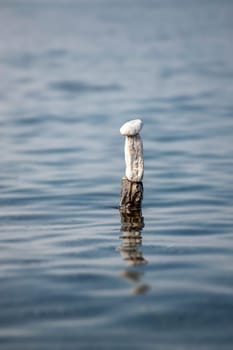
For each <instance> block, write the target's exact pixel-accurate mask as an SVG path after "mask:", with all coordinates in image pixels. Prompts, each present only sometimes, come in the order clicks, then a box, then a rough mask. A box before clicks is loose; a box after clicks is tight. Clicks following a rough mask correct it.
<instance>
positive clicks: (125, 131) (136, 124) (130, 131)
mask: <svg viewBox="0 0 233 350" xmlns="http://www.w3.org/2000/svg"><path fill="white" fill-rule="evenodd" d="M142 127H143V122H142V121H141V120H140V119H134V120H130V121H129V122H127V123H125V124H124V125H122V127H121V128H120V133H121V135H124V136H134V135H137V134H138V133H139V132H140V131H141V129H142Z"/></svg>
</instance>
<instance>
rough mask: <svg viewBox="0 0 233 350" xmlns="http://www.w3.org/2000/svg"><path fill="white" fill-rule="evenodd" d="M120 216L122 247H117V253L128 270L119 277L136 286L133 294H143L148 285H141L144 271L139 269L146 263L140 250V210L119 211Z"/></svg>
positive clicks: (141, 223) (141, 221)
mask: <svg viewBox="0 0 233 350" xmlns="http://www.w3.org/2000/svg"><path fill="white" fill-rule="evenodd" d="M120 215H121V232H122V234H121V236H120V238H121V239H122V245H121V246H120V247H119V251H120V253H121V255H122V257H123V259H124V260H125V261H127V263H128V265H129V266H130V269H127V270H125V271H124V272H122V273H121V276H123V277H125V278H127V279H128V280H129V281H131V282H133V283H134V284H136V286H135V288H134V290H133V293H134V294H144V293H146V292H147V291H148V289H149V287H148V285H146V284H143V283H142V278H143V275H144V271H142V270H140V269H139V266H142V265H145V264H146V263H147V261H146V259H145V258H144V256H143V252H142V251H141V250H140V246H141V245H142V234H141V232H142V230H143V227H144V218H143V216H142V212H141V210H132V211H127V212H125V211H120ZM135 267H136V268H135Z"/></svg>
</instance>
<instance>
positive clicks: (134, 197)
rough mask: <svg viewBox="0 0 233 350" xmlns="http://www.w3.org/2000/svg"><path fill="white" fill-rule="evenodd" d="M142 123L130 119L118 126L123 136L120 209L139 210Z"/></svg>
mask: <svg viewBox="0 0 233 350" xmlns="http://www.w3.org/2000/svg"><path fill="white" fill-rule="evenodd" d="M142 126H143V123H142V121H141V120H140V119H135V120H131V121H129V122H127V123H125V124H124V125H122V127H121V128H120V133H121V135H124V136H125V165H126V169H125V176H124V177H123V178H122V181H121V194H120V210H121V211H131V210H140V209H141V202H142V198H143V184H142V179H143V173H144V161H143V144H142V139H141V137H140V135H139V132H140V131H141V129H142Z"/></svg>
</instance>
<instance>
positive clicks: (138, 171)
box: [125, 134, 144, 182]
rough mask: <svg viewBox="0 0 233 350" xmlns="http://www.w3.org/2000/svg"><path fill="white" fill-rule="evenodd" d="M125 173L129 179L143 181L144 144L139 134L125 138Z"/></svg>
mask: <svg viewBox="0 0 233 350" xmlns="http://www.w3.org/2000/svg"><path fill="white" fill-rule="evenodd" d="M125 165H126V170H125V175H126V177H127V179H128V180H129V181H133V182H139V181H142V178H143V173H144V161H143V144H142V140H141V137H140V135H139V134H136V135H135V136H126V138H125Z"/></svg>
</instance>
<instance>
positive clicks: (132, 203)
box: [120, 176, 143, 211]
mask: <svg viewBox="0 0 233 350" xmlns="http://www.w3.org/2000/svg"><path fill="white" fill-rule="evenodd" d="M142 199H143V184H142V182H141V181H140V182H132V181H129V180H128V179H127V177H125V176H124V177H123V178H122V181H121V194H120V210H121V211H127V210H129V211H132V210H139V209H141V203H142Z"/></svg>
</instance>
